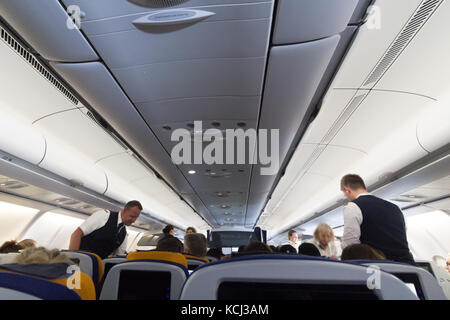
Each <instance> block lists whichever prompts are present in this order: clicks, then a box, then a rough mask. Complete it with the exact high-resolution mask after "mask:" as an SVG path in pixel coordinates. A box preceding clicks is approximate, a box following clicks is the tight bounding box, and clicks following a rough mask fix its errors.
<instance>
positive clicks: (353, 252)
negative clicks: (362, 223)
mask: <svg viewBox="0 0 450 320" xmlns="http://www.w3.org/2000/svg"><path fill="white" fill-rule="evenodd" d="M341 260H386V257H385V256H384V254H383V253H381V252H380V251H378V250H375V249H374V248H372V247H371V246H369V245H367V244H362V243H358V244H351V245H349V246H347V247H345V248H344V250H342V255H341Z"/></svg>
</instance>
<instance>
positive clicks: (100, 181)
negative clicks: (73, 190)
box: [39, 136, 107, 194]
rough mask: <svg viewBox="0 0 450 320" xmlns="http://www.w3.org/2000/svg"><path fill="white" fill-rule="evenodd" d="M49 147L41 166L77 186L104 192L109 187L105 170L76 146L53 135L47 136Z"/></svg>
mask: <svg viewBox="0 0 450 320" xmlns="http://www.w3.org/2000/svg"><path fill="white" fill-rule="evenodd" d="M46 141H47V149H46V153H45V157H44V160H43V161H42V162H41V163H40V164H39V166H40V167H42V168H44V169H46V170H48V171H50V172H53V173H55V174H57V175H59V176H61V177H63V178H66V179H67V180H70V181H71V182H72V183H73V185H75V186H83V187H85V188H88V189H91V190H93V191H95V192H98V193H100V194H103V193H104V192H105V191H106V188H107V180H106V175H105V172H104V171H102V170H101V169H99V168H98V167H96V166H95V164H94V161H92V160H91V159H89V158H86V157H85V156H84V155H83V154H81V153H80V152H78V151H76V150H75V149H74V148H72V147H70V146H68V145H66V144H65V143H64V142H63V141H61V140H59V139H58V138H55V137H53V136H46Z"/></svg>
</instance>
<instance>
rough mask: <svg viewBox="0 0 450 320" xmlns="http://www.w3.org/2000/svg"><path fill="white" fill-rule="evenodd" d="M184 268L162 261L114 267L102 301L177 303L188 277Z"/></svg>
mask: <svg viewBox="0 0 450 320" xmlns="http://www.w3.org/2000/svg"><path fill="white" fill-rule="evenodd" d="M187 275H188V273H187V269H186V268H185V266H184V265H181V264H178V263H175V262H170V261H161V260H133V261H125V262H122V263H118V264H116V265H115V266H113V267H112V268H111V269H110V270H109V272H108V275H107V276H106V278H105V281H104V283H103V288H102V292H101V294H100V300H169V299H170V300H177V299H179V296H180V293H181V289H182V287H183V284H184V282H185V281H186V277H187Z"/></svg>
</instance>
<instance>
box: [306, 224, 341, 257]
mask: <svg viewBox="0 0 450 320" xmlns="http://www.w3.org/2000/svg"><path fill="white" fill-rule="evenodd" d="M312 243H313V244H314V245H315V246H316V247H317V249H319V252H320V255H321V256H322V257H328V258H333V259H337V257H338V249H337V248H336V244H335V239H334V232H333V229H331V227H330V226H329V225H328V224H326V223H319V224H318V226H317V228H316V230H315V231H314V239H313V241H312Z"/></svg>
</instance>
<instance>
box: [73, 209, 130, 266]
mask: <svg viewBox="0 0 450 320" xmlns="http://www.w3.org/2000/svg"><path fill="white" fill-rule="evenodd" d="M118 219H119V213H118V212H111V213H110V214H109V218H108V221H107V222H106V224H105V225H104V226H103V227H101V228H100V229H97V230H95V231H93V232H91V233H89V234H88V235H86V236H83V237H82V238H81V243H80V250H83V251H88V252H93V253H95V254H98V255H99V256H100V258H102V259H105V258H107V257H108V256H109V255H110V254H112V253H113V252H114V251H115V250H116V249H117V248H118V247H120V245H121V244H122V242H123V241H124V240H125V236H126V235H127V231H126V229H125V226H123V227H122V228H120V227H119V226H118V225H117V220H118Z"/></svg>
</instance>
